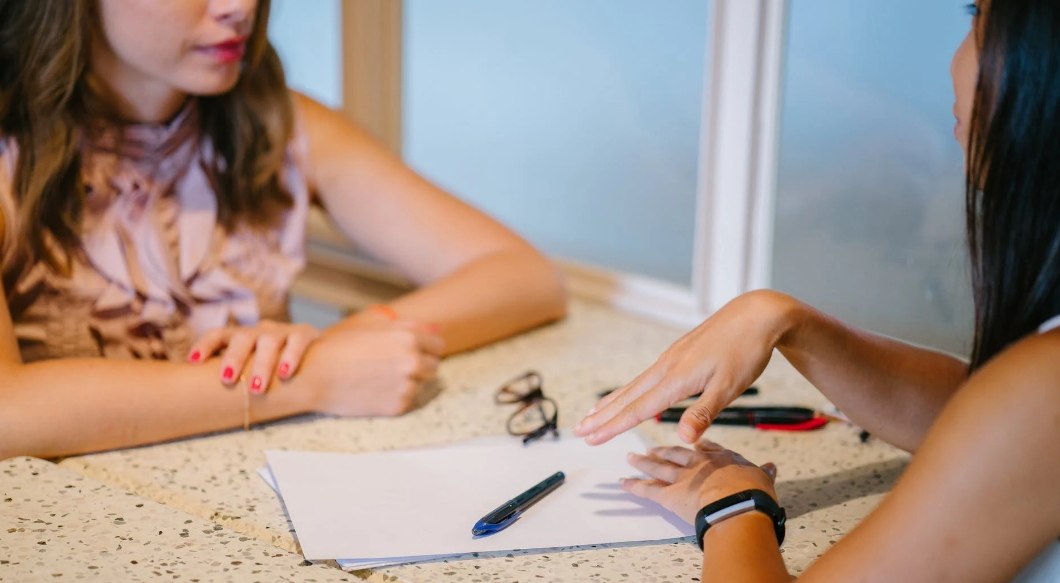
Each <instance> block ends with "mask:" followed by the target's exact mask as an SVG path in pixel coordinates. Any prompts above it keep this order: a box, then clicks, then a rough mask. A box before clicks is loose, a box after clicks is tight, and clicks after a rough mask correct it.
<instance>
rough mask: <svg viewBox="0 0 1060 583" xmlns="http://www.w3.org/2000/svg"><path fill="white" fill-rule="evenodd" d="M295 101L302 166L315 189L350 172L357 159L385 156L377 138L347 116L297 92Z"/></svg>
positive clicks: (296, 129)
mask: <svg viewBox="0 0 1060 583" xmlns="http://www.w3.org/2000/svg"><path fill="white" fill-rule="evenodd" d="M291 101H292V107H293V110H294V119H295V141H296V142H298V143H300V150H301V153H302V162H303V164H302V167H303V168H305V169H306V172H307V175H308V177H309V178H310V182H311V183H312V184H313V185H314V187H315V186H319V184H320V183H321V182H327V181H328V179H329V178H333V177H334V175H335V174H340V175H341V174H345V173H347V172H349V171H350V169H351V165H350V163H351V161H353V160H367V159H370V158H374V157H377V156H378V155H380V154H382V153H384V151H383V150H382V148H381V146H380V145H379V144H377V143H376V142H375V140H374V139H372V138H371V137H370V136H369V135H368V134H367V133H366V132H365V131H364V130H362V129H361V128H360V127H359V126H358V125H357V124H356V123H354V122H352V121H351V120H350V119H348V118H347V117H346V116H345V115H344V114H343V113H341V112H338V111H335V110H333V109H331V108H329V107H327V106H325V105H323V104H321V103H319V102H317V101H316V100H314V99H312V98H310V97H307V96H305V95H302V94H301V93H298V92H296V91H291Z"/></svg>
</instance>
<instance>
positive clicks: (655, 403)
mask: <svg viewBox="0 0 1060 583" xmlns="http://www.w3.org/2000/svg"><path fill="white" fill-rule="evenodd" d="M686 382H688V379H683V378H677V377H663V379H662V380H661V381H659V383H658V384H656V385H655V386H651V387H650V388H649V389H648V390H647V391H645V392H644V393H643V394H642V395H641V396H639V397H637V399H636V400H634V401H633V402H632V403H630V404H628V405H626V406H625V407H622V409H621V410H620V411H619V412H618V413H617V414H615V415H613V416H612V417H611V418H610V420H608V421H607V422H606V423H604V424H603V425H602V426H600V427H599V428H598V429H596V430H595V431H593V432H592V434H591V435H589V437H587V438H585V441H586V443H588V444H589V445H600V444H601V443H607V442H608V441H610V440H611V439H612V438H613V437H615V436H616V435H618V434H620V433H623V432H625V431H628V430H630V429H633V428H634V427H636V426H637V425H640V424H641V423H642V422H644V421H647V420H648V419H651V418H652V417H654V416H656V415H658V414H659V413H661V412H662V411H665V410H666V409H667V408H668V407H670V406H671V405H673V404H674V403H675V402H677V401H679V400H681V399H682V398H683V397H680V396H678V397H675V396H674V395H682V394H683V393H682V392H681V391H680V388H681V385H682V384H683V383H686ZM605 413H607V411H606V410H605V411H600V412H599V413H597V415H604V414H605Z"/></svg>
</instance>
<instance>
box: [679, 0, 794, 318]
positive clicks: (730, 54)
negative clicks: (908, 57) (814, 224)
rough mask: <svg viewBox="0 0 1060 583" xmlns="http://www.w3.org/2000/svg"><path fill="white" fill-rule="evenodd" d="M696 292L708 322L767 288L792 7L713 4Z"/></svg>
mask: <svg viewBox="0 0 1060 583" xmlns="http://www.w3.org/2000/svg"><path fill="white" fill-rule="evenodd" d="M712 5H713V9H712V13H711V32H712V34H711V36H710V45H711V46H710V49H709V53H708V58H707V66H706V72H705V74H704V92H703V117H702V119H703V121H702V133H701V138H700V156H699V180H698V188H697V198H696V201H697V202H696V238H695V252H694V255H693V256H694V259H693V261H694V264H693V277H692V288H693V293H694V295H695V305H696V308H697V310H698V311H699V312H700V313H701V314H703V315H706V314H710V313H712V312H714V311H716V310H718V309H719V308H721V307H722V306H723V305H725V304H726V303H727V302H729V301H730V300H732V299H733V298H735V297H736V296H738V295H740V294H743V293H746V292H748V291H751V290H754V289H760V288H766V287H769V285H770V272H771V270H772V254H773V216H774V207H775V202H776V198H775V195H776V175H777V158H778V149H779V135H780V100H781V89H782V84H783V83H782V81H783V62H784V45H785V33H786V25H787V0H713V2H712Z"/></svg>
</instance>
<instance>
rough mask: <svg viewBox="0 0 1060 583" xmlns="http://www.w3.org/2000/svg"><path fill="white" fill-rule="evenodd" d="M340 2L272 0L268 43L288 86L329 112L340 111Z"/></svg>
mask: <svg viewBox="0 0 1060 583" xmlns="http://www.w3.org/2000/svg"><path fill="white" fill-rule="evenodd" d="M339 1H340V0H311V1H307V0H273V2H272V10H271V14H270V15H269V40H270V41H271V42H272V45H273V46H274V47H275V48H276V52H277V53H279V54H280V60H281V61H283V72H284V74H285V75H286V76H287V85H288V86H290V87H291V88H293V89H295V90H297V91H300V92H302V93H304V94H305V95H308V96H309V97H312V98H313V99H316V100H317V101H319V102H321V103H323V104H324V105H327V106H328V107H332V108H339V107H342V6H341V5H340V4H339Z"/></svg>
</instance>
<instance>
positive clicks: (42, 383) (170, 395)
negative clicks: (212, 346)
mask: <svg viewBox="0 0 1060 583" xmlns="http://www.w3.org/2000/svg"><path fill="white" fill-rule="evenodd" d="M0 376H2V378H3V382H2V384H0V459H3V458H6V457H12V456H16V455H31V456H36V457H55V456H61V455H72V454H78V453H86V452H93V451H101V450H107V449H114V448H119V447H130V446H136V445H142V444H146V443H154V442H158V441H164V440H168V439H175V438H179V437H185V436H189V435H196V434H201V433H207V432H211V431H219V430H223V429H230V428H234V427H239V426H242V424H243V419H244V410H245V404H244V403H245V402H244V398H245V396H244V393H243V388H242V386H237V387H235V388H226V387H224V386H222V385H221V383H220V381H219V380H218V374H217V366H216V365H215V363H212V362H211V363H206V364H197V365H191V364H176V363H170V362H159V361H127V360H107V359H69V360H54V361H46V362H41V363H34V364H28V365H20V364H19V365H12V366H6V367H4V370H3V371H0ZM303 384H304V382H303V381H302V380H301V379H299V378H297V377H296V378H295V379H293V380H292V381H288V382H284V383H279V382H277V383H274V384H273V390H271V391H270V392H269V393H267V394H265V395H262V396H258V395H252V396H251V398H250V402H251V420H252V421H264V420H268V419H275V418H279V417H284V416H289V415H294V414H298V413H303V412H306V411H308V410H309V409H310V408H311V390H310V387H307V386H302V385H303Z"/></svg>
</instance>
